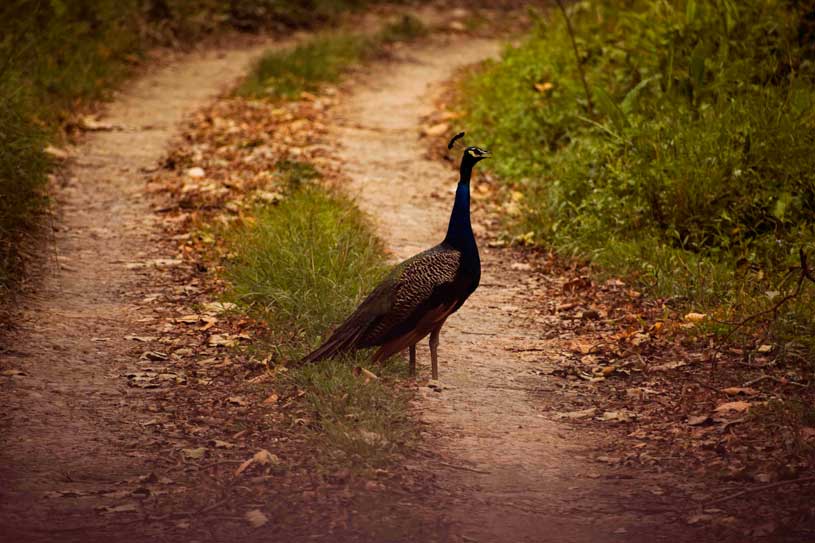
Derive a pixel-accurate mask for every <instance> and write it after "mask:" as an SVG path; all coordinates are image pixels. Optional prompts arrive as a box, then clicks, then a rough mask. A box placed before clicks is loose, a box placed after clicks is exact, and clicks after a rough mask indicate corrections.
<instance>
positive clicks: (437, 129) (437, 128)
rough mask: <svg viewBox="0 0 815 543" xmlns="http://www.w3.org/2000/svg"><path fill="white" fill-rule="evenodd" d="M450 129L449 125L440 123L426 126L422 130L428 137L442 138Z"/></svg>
mask: <svg viewBox="0 0 815 543" xmlns="http://www.w3.org/2000/svg"><path fill="white" fill-rule="evenodd" d="M449 129H450V125H449V124H447V123H439V124H434V125H433V126H426V127H425V128H424V129H423V130H422V132H423V133H424V134H425V135H426V136H430V137H435V136H441V135H442V134H445V133H446V132H447V131H448V130H449Z"/></svg>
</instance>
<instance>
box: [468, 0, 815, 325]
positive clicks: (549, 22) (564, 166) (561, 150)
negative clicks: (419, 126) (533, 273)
mask: <svg viewBox="0 0 815 543" xmlns="http://www.w3.org/2000/svg"><path fill="white" fill-rule="evenodd" d="M811 9H812V8H809V10H810V11H811ZM804 11H805V8H799V9H798V10H796V9H793V5H792V4H790V3H788V2H786V1H783V0H750V1H746V2H733V1H731V0H695V1H694V0H688V1H686V2H682V1H672V2H658V3H657V2H645V1H634V2H628V3H626V4H625V5H624V6H623V5H620V4H619V3H617V2H611V1H610V0H603V1H601V0H598V1H595V2H579V3H576V4H574V5H572V6H571V8H570V9H569V12H570V17H571V18H572V22H573V24H574V26H575V33H576V38H577V41H578V47H579V49H580V52H581V59H580V61H581V63H582V66H583V69H584V70H585V73H586V78H587V79H588V81H589V84H590V86H591V87H592V99H593V102H594V106H595V107H594V111H589V110H588V107H587V101H586V97H585V91H584V89H583V87H582V84H581V82H580V77H579V72H578V65H577V62H576V60H575V58H574V52H573V51H572V49H571V45H570V42H569V37H568V34H567V30H566V25H565V24H564V21H563V20H562V18H561V17H560V14H559V13H558V12H555V11H553V12H551V14H550V15H549V16H548V17H547V18H544V17H539V18H538V21H537V25H536V28H535V29H534V31H533V32H532V33H531V34H530V35H529V36H528V37H527V38H526V40H525V41H524V42H523V43H522V44H521V45H520V46H518V47H509V48H507V50H506V51H505V52H504V55H503V57H502V59H501V61H500V62H496V63H492V64H490V65H488V66H487V67H486V68H485V69H483V70H482V71H481V72H479V73H477V74H475V75H474V76H473V77H471V78H469V79H468V81H466V82H465V84H464V95H465V96H466V99H465V104H464V107H465V109H466V112H467V120H466V122H467V124H468V126H471V127H473V128H475V130H473V131H472V132H473V135H474V136H475V137H476V139H478V140H479V141H484V142H491V145H492V146H493V147H494V151H495V153H496V156H498V157H500V160H496V161H494V162H493V163H492V164H490V165H488V167H489V166H491V167H493V168H495V171H496V172H497V173H499V174H500V176H501V177H502V178H503V179H505V180H506V181H508V182H509V183H510V184H512V185H513V187H514V188H515V190H520V191H521V192H523V193H524V195H525V196H526V199H525V209H524V213H523V214H522V217H521V218H520V219H519V221H518V224H517V227H518V228H519V229H520V231H522V232H533V238H534V239H535V240H537V241H538V242H540V243H545V244H548V245H550V246H552V247H555V248H557V249H559V250H560V251H562V252H565V253H567V254H570V255H576V256H579V257H583V258H590V259H592V260H593V261H594V262H596V263H598V264H601V265H603V266H605V267H606V269H611V270H613V271H621V270H622V271H624V272H629V273H634V274H636V275H638V276H639V277H640V279H641V280H642V281H643V282H644V283H646V284H648V285H650V286H651V287H652V288H653V289H654V291H655V292H657V293H659V294H663V295H673V296H677V297H680V298H682V299H685V300H688V301H689V302H690V303H691V304H696V305H698V306H702V307H712V306H716V305H718V304H720V303H722V302H725V303H726V304H730V305H732V306H734V307H737V308H743V309H751V310H757V309H760V308H763V307H766V306H767V305H768V304H769V303H770V299H769V297H767V296H765V294H764V292H765V291H768V290H775V288H776V287H777V286H778V282H779V281H780V277H781V275H782V274H783V272H785V271H786V270H787V269H788V267H789V266H791V265H795V264H797V253H798V248H799V247H804V248H805V249H807V250H808V251H809V252H810V253H812V252H815V251H813V249H815V153H813V152H812V149H813V148H815V130H813V128H815V107H813V106H815V85H813V83H815V64H813V61H815V55H814V54H813V49H812V46H811V32H810V34H807V32H809V30H807V29H808V27H807V26H806V25H805V17H804V14H805V13H804ZM810 16H811V13H810ZM807 35H809V36H810V37H809V38H806V36H807ZM750 269H752V270H754V271H755V270H759V271H760V273H759V274H755V273H753V272H750V273H748V272H745V271H744V270H750ZM811 302H812V297H811V296H809V295H805V296H804V297H803V298H802V299H801V300H798V301H796V303H795V304H793V305H797V304H802V305H803V306H806V304H807V303H809V304H810V305H811ZM795 311H796V310H795V309H794V308H793V306H790V308H788V313H787V315H790V314H792V313H794V312H795ZM808 313H809V321H808V322H809V323H810V324H808V325H807V326H805V327H804V328H806V329H805V330H802V329H801V327H800V326H799V327H798V332H797V335H796V336H795V337H797V338H799V339H800V338H801V337H802V335H801V334H803V337H805V338H806V337H808V338H809V341H812V340H813V338H815V328H814V327H813V326H812V325H811V322H812V311H809V312H808ZM782 320H783V319H782ZM799 324H800V323H799ZM777 331H780V329H777Z"/></svg>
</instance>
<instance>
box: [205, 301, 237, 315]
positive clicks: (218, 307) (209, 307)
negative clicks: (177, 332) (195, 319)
mask: <svg viewBox="0 0 815 543" xmlns="http://www.w3.org/2000/svg"><path fill="white" fill-rule="evenodd" d="M201 307H202V308H203V309H204V312H206V313H209V314H211V315H218V314H220V313H225V312H227V311H232V310H234V309H237V307H238V306H237V305H235V304H233V303H231V302H207V303H205V304H203V305H202V306H201Z"/></svg>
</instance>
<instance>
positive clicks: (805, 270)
mask: <svg viewBox="0 0 815 543" xmlns="http://www.w3.org/2000/svg"><path fill="white" fill-rule="evenodd" d="M798 257H799V258H800V260H801V267H800V269H801V274H800V275H799V276H798V284H797V285H796V286H795V291H794V292H792V293H791V294H787V295H786V296H784V297H783V298H781V299H780V300H778V301H777V302H776V303H775V304H773V306H772V307H771V308H769V309H765V310H764V311H759V312H758V313H754V314H753V315H750V316H749V317H746V318H744V319H742V320H740V321H739V322H737V323H734V326H733V329H731V330H730V332H728V334H727V335H726V336H725V337H724V339H723V340H722V342H721V343H726V342H727V340H728V339H730V337H731V336H732V335H733V334H734V333H736V330H738V329H739V328H741V327H742V326H744V325H745V324H748V323H750V322H752V321H754V320H756V319H758V318H759V317H763V316H764V315H768V314H770V313H772V315H773V319H775V318H776V317H777V315H778V310H779V309H781V306H782V305H784V304H785V303H787V302H788V301H790V300H792V299H793V298H796V297H797V296H798V295H799V294H800V293H801V289H802V288H803V285H804V279H809V280H810V281H812V282H813V283H815V275H813V273H812V271H811V270H810V269H809V266H808V265H807V255H806V253H804V250H803V249H799V250H798ZM726 324H727V323H726Z"/></svg>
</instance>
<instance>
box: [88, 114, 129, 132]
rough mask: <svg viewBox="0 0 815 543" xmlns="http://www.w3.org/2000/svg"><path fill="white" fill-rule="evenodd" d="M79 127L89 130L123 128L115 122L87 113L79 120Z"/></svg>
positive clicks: (99, 130) (104, 130) (100, 130)
mask: <svg viewBox="0 0 815 543" xmlns="http://www.w3.org/2000/svg"><path fill="white" fill-rule="evenodd" d="M79 128H80V129H82V130H85V131H87V132H106V131H110V130H116V129H121V127H118V126H116V125H114V124H111V123H108V122H105V121H102V120H100V118H99V117H98V116H96V115H85V116H84V117H82V118H81V119H80V120H79Z"/></svg>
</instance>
